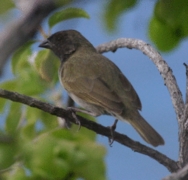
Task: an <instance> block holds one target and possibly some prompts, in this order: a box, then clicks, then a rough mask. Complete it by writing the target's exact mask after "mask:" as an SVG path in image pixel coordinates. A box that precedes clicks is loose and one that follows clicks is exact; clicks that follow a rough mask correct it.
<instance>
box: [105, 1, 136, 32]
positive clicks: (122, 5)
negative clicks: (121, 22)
mask: <svg viewBox="0 0 188 180" xmlns="http://www.w3.org/2000/svg"><path fill="white" fill-rule="evenodd" d="M136 2H137V0H110V1H108V3H107V4H106V7H105V9H106V11H105V14H104V20H105V24H106V27H107V29H108V30H109V31H114V30H115V29H116V25H117V21H118V18H119V16H120V15H121V14H122V13H124V12H126V11H127V10H128V9H130V8H132V7H134V6H135V4H136Z"/></svg>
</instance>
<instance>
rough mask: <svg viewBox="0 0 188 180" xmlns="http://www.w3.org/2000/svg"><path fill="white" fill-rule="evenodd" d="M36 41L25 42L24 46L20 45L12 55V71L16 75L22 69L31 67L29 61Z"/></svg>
mask: <svg viewBox="0 0 188 180" xmlns="http://www.w3.org/2000/svg"><path fill="white" fill-rule="evenodd" d="M34 42H35V41H29V42H27V43H25V44H24V45H23V46H22V47H20V48H19V49H18V50H17V51H16V52H15V53H14V54H13V56H12V61H11V63H12V72H13V73H14V74H16V75H18V74H19V73H20V71H22V70H26V69H27V68H28V67H30V63H29V61H28V59H29V57H30V56H31V54H32V51H31V45H32V44H33V43H34Z"/></svg>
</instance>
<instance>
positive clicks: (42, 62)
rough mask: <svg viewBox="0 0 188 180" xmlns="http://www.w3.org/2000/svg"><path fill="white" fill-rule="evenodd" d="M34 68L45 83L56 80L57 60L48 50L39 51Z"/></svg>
mask: <svg viewBox="0 0 188 180" xmlns="http://www.w3.org/2000/svg"><path fill="white" fill-rule="evenodd" d="M35 67H36V69H37V71H38V73H39V75H40V76H41V78H42V79H44V80H45V81H46V82H54V83H56V82H57V80H58V69H59V59H58V58H57V57H56V56H55V55H54V54H53V53H52V52H51V51H49V50H46V49H44V50H41V51H39V52H38V54H37V56H36V58H35Z"/></svg>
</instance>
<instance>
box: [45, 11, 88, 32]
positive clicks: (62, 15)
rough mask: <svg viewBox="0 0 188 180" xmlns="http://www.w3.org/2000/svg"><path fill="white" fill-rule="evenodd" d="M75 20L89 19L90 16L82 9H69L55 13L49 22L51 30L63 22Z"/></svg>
mask: <svg viewBox="0 0 188 180" xmlns="http://www.w3.org/2000/svg"><path fill="white" fill-rule="evenodd" d="M73 18H89V15H88V14H87V13H86V12H85V11H84V10H83V9H80V8H67V9H63V10H62V11H58V12H55V13H54V14H53V15H52V16H51V17H50V18H49V21H48V24H49V26H50V28H52V27H53V26H54V25H56V24H57V23H59V22H61V21H65V20H68V19H73Z"/></svg>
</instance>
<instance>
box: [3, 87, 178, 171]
mask: <svg viewBox="0 0 188 180" xmlns="http://www.w3.org/2000/svg"><path fill="white" fill-rule="evenodd" d="M0 97H2V98H5V99H9V100H11V101H15V102H19V103H23V104H26V105H28V106H31V107H34V108H37V109H40V110H42V111H44V112H47V113H49V114H52V115H55V116H58V117H61V118H64V119H66V120H69V121H70V122H72V123H75V124H76V122H75V118H74V117H73V116H72V112H71V111H69V110H65V109H63V108H60V107H56V106H53V105H50V104H49V103H45V102H41V101H39V100H36V99H34V98H31V97H28V96H25V95H21V94H19V93H15V92H11V91H7V90H3V89H0ZM77 118H78V119H79V121H80V123H81V126H83V127H86V128H87V129H90V130H92V131H94V132H96V133H97V134H101V135H103V136H106V137H108V138H110V137H111V131H110V129H109V128H108V127H104V126H102V125H100V124H97V123H95V122H92V121H89V120H87V119H85V118H83V117H81V116H78V115H77ZM114 140H115V141H116V142H118V143H120V144H122V145H124V146H127V147H129V148H131V149H132V150H133V151H135V152H139V153H141V154H144V155H147V156H149V157H151V158H153V159H155V160H156V161H157V162H159V163H160V164H162V165H164V166H165V167H166V168H167V169H168V170H169V171H170V172H176V171H177V170H178V169H179V167H178V165H177V163H176V162H175V161H174V160H172V159H170V158H168V157H167V156H165V155H164V154H162V153H160V152H158V151H156V150H154V149H152V148H150V147H147V146H145V145H143V144H141V143H139V142H136V141H133V140H132V139H130V138H129V137H128V136H126V135H123V134H120V133H118V132H115V133H114Z"/></svg>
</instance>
